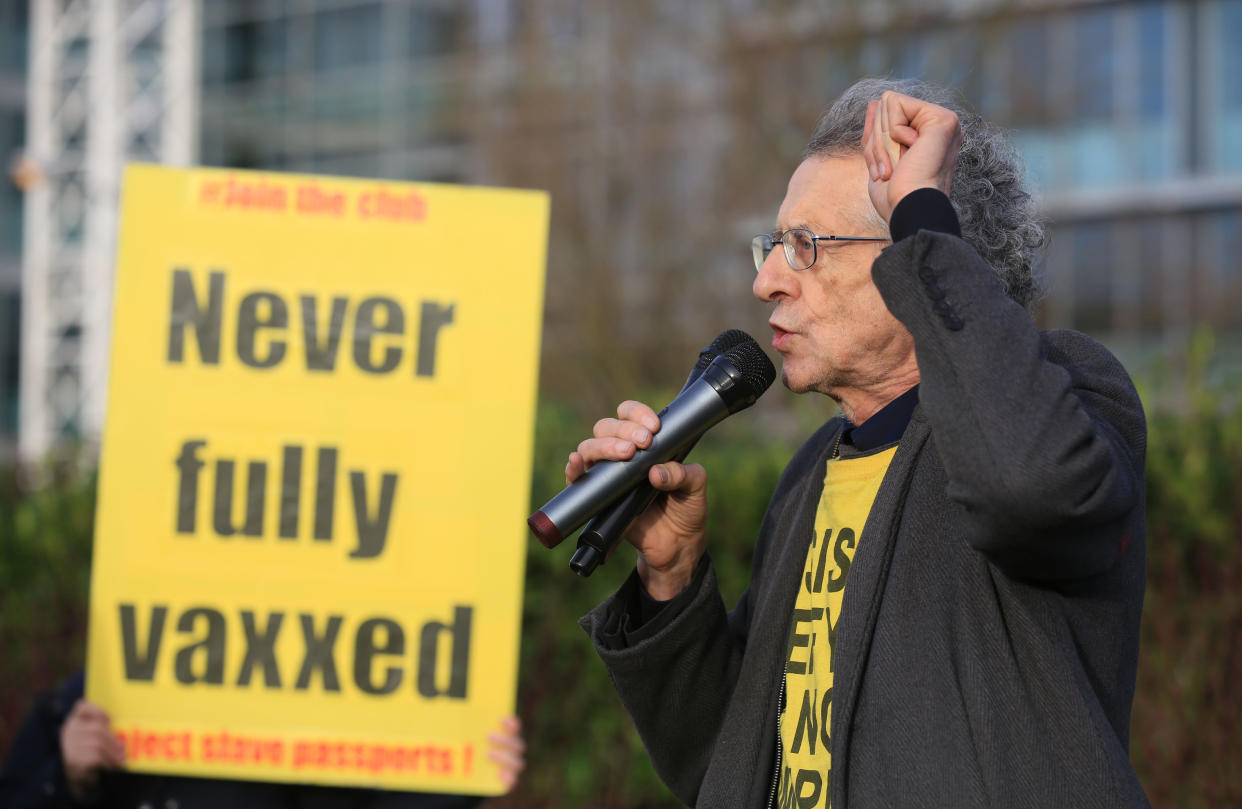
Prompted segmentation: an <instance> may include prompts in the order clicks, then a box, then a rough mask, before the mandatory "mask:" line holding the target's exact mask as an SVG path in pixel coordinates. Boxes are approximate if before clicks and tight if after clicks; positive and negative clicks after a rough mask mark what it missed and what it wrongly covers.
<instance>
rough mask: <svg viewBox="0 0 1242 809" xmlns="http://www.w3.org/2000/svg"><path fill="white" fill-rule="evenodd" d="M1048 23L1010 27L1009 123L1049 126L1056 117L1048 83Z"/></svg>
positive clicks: (1025, 22) (1030, 22) (1029, 22)
mask: <svg viewBox="0 0 1242 809" xmlns="http://www.w3.org/2000/svg"><path fill="white" fill-rule="evenodd" d="M1050 39H1051V37H1050V36H1049V31H1048V23H1047V21H1046V20H1043V19H1033V20H1026V21H1024V22H1021V23H1019V24H1017V25H1015V26H1014V27H1013V33H1012V43H1013V61H1012V63H1011V68H1010V75H1011V77H1012V79H1011V80H1012V87H1011V90H1012V98H1011V99H1010V101H1009V109H1010V111H1011V113H1010V123H1011V124H1013V125H1014V126H1018V127H1040V126H1048V125H1049V124H1051V123H1053V122H1054V121H1055V120H1056V114H1055V112H1054V110H1055V109H1056V108H1057V107H1056V105H1054V104H1053V103H1052V98H1051V88H1050V87H1049V83H1048V72H1049V53H1048V48H1049V45H1050Z"/></svg>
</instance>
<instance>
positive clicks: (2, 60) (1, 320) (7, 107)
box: [0, 2, 29, 460]
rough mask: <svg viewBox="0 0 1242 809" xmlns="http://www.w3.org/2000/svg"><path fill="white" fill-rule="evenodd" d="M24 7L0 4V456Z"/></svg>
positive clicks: (14, 320) (9, 339)
mask: <svg viewBox="0 0 1242 809" xmlns="http://www.w3.org/2000/svg"><path fill="white" fill-rule="evenodd" d="M27 10H28V9H27V7H26V4H25V3H24V2H23V3H3V4H0V165H3V166H4V168H5V175H6V176H5V178H4V179H3V180H0V460H2V459H3V458H4V457H5V456H6V455H7V454H8V453H10V452H11V451H12V443H13V440H14V437H15V436H16V435H17V385H18V368H19V352H20V348H19V345H20V334H21V317H20V311H21V249H22V238H21V233H22V219H23V217H22V193H21V190H20V189H19V188H18V185H17V183H16V182H15V181H12V180H10V179H9V178H8V176H7V175H8V174H9V172H10V168H9V164H10V161H11V160H13V159H14V158H15V157H16V155H17V154H18V153H19V150H20V149H21V148H22V144H24V143H25V142H26V59H27V50H26V47H27V31H28V28H29V21H28V17H27ZM6 445H7V449H6Z"/></svg>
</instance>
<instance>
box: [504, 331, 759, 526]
mask: <svg viewBox="0 0 1242 809" xmlns="http://www.w3.org/2000/svg"><path fill="white" fill-rule="evenodd" d="M774 379H776V369H775V368H774V367H773V366H772V361H771V360H769V359H768V356H767V355H766V354H764V353H763V349H762V348H760V347H759V344H758V343H756V342H755V341H754V339H747V340H746V341H745V342H742V343H740V344H738V345H736V346H734V347H733V348H730V349H729V350H728V351H726V352H725V353H724V354H721V355H720V356H718V357H717V358H716V359H714V360H712V362H711V363H710V364H709V365H708V366H707V367H706V368H705V369H704V370H703V373H702V375H701V376H700V377H699V378H698V379H697V380H695V381H694V382H692V383H690V385H688V386H687V387H686V388H685V389H684V390H683V391H682V392H681V393H680V394H679V395H678V396H677V398H676V399H674V400H673V401H672V402H670V403H669V405H668V407H666V408H664V410H662V411H661V412H660V430H659V432H657V433H656V434H655V435H654V436H653V437H652V440H651V445H650V446H649V447H647V448H646V449H640V450H637V451H636V452H635V453H634V457H632V458H630V459H629V460H625V461H603V462H600V463H598V464H596V465H595V466H593V467H591V468H590V469H589V470H587V472H586V473H585V474H583V475H582V477H580V478H578V479H577V480H575V481H574V482H573V483H571V484H569V486H567V487H565V488H564V489H563V490H562V491H561V493H560V494H558V495H556V496H555V497H553V498H552V499H551V500H549V501H548V502H547V503H545V504H544V506H543V508H541V509H539V510H538V511H536V512H535V513H534V514H532V515H531V516H530V517H529V518H528V519H527V520H526V523H527V525H529V526H530V529H531V531H532V532H534V534H535V536H536V537H538V538H539V541H540V542H542V543H543V544H544V545H545V546H546V547H549V548H554V547H556V546H557V545H558V544H560V542H561V541H562V540H563V539H564V538H565V537H566V536H568V535H570V534H572V533H573V532H574V531H576V530H578V528H579V527H581V526H582V524H583V523H585V522H586V521H587V520H588V519H590V517H591V515H593V514H595V513H596V512H598V511H599V510H600V509H603V508H605V507H606V506H608V505H610V504H611V503H613V502H615V501H616V500H618V499H619V498H621V497H622V496H623V495H625V494H626V493H627V492H628V491H629V490H630V489H631V488H633V487H634V486H635V485H636V484H638V483H641V482H644V481H646V480H647V474H648V472H650V470H651V467H653V466H655V465H656V464H659V463H664V462H665V461H669V460H672V459H673V458H675V457H677V455H678V453H680V452H683V451H686V450H687V449H688V448H689V447H690V446H691V445H692V444H693V443H694V442H695V441H696V440H698V438H699V436H701V435H702V434H703V433H705V432H707V430H708V429H710V428H711V427H713V426H714V425H716V424H718V423H719V422H720V421H722V420H723V419H724V418H725V417H727V416H730V415H732V414H733V413H736V412H738V411H739V410H744V409H746V408H747V407H750V406H751V405H752V404H754V403H755V401H756V400H757V399H758V398H759V396H760V395H762V394H763V392H764V391H766V390H767V389H768V387H769V386H770V385H771V384H772V381H773V380H774Z"/></svg>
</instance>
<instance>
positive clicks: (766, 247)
mask: <svg viewBox="0 0 1242 809" xmlns="http://www.w3.org/2000/svg"><path fill="white" fill-rule="evenodd" d="M887 241H890V240H889V239H883V238H880V237H878V236H816V235H815V234H814V233H813V232H811V230H810V229H809V228H790V229H789V230H787V231H785V232H784V233H762V234H760V235H758V236H756V237H755V238H753V239H751V240H750V252H751V253H752V254H753V255H754V257H755V272H759V269H760V268H761V267H762V266H763V262H765V261H767V258H768V253H771V252H772V248H774V247H776V245H777V244H783V245H784V246H785V260H786V261H788V262H789V266H790V267H793V268H794V269H795V270H805V269H808V268H810V267H811V266H813V265H814V264H815V260H816V259H818V258H819V243H820V242H887Z"/></svg>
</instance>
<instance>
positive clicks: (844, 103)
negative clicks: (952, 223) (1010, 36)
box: [803, 78, 1047, 309]
mask: <svg viewBox="0 0 1242 809" xmlns="http://www.w3.org/2000/svg"><path fill="white" fill-rule="evenodd" d="M886 90H892V91H894V92H898V93H902V94H904V95H908V96H912V97H914V98H919V99H922V100H924V101H930V102H931V103H933V104H936V105H939V106H941V107H944V108H946V109H948V110H951V111H953V112H954V113H955V114H956V115H957V117H958V120H959V122H960V123H961V127H962V150H961V152H960V153H959V154H958V158H957V168H956V169H955V170H954V172H953V186H952V188H951V190H950V193H949V199H950V200H951V201H952V203H953V208H954V209H955V210H956V211H957V217H958V220H959V222H960V223H961V227H962V238H963V239H964V240H965V241H966V242H967V243H968V244H969V245H970V246H971V247H974V248H975V250H977V251H978V253H979V255H980V256H982V257H983V259H984V260H985V261H987V263H988V265H989V266H991V268H992V271H993V272H994V273H996V276H997V278H998V279H1000V282H1001V285H1002V286H1003V287H1004V289H1005V293H1006V294H1007V295H1008V296H1009V297H1010V298H1012V299H1013V300H1014V301H1016V302H1017V303H1019V304H1021V305H1022V306H1023V307H1026V308H1027V309H1029V308H1030V307H1031V306H1032V304H1034V302H1035V301H1036V300H1037V299H1038V297H1039V292H1040V290H1039V285H1038V283H1037V282H1036V279H1035V272H1034V268H1035V264H1036V262H1037V261H1038V259H1039V254H1040V251H1041V250H1042V248H1043V247H1044V245H1045V243H1046V242H1047V238H1046V235H1045V231H1044V225H1043V223H1042V222H1041V221H1040V220H1039V217H1038V216H1037V215H1036V212H1035V203H1034V201H1033V200H1032V199H1031V196H1030V194H1029V193H1028V192H1027V190H1026V188H1025V184H1024V182H1023V176H1022V175H1023V167H1022V160H1021V158H1020V157H1018V153H1017V152H1016V151H1015V150H1014V148H1013V147H1012V146H1011V145H1010V144H1009V142H1008V140H1007V139H1006V138H1005V135H1004V134H1003V133H1002V132H1001V131H1000V130H999V129H998V128H997V127H995V126H993V125H992V124H990V123H988V122H987V121H984V120H983V119H982V118H980V117H979V116H978V115H976V114H974V113H972V112H969V111H967V110H966V109H965V108H963V106H962V105H961V104H960V103H959V102H958V100H957V98H956V97H955V95H954V94H953V93H952V92H951V91H949V90H947V89H944V88H941V87H937V86H935V85H932V84H928V83H926V82H922V81H916V80H913V79H877V78H871V79H863V80H861V81H859V82H857V83H856V84H854V86H852V87H850V88H849V89H848V90H846V91H845V92H844V93H842V94H841V97H840V98H838V99H837V100H836V101H835V102H834V103H833V105H832V107H831V108H829V110H828V112H826V113H824V116H823V117H822V118H821V119H820V121H819V125H818V126H816V127H815V134H814V135H812V136H811V141H810V143H808V144H807V147H806V151H805V152H804V153H803V159H804V160H805V159H806V158H809V157H840V156H843V155H848V154H856V153H859V152H861V151H862V147H861V144H862V134H863V125H864V121H865V119H866V115H867V104H868V102H870V101H873V100H875V99H878V98H879V97H880V96H881V95H883V94H884V92H885V91H886Z"/></svg>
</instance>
